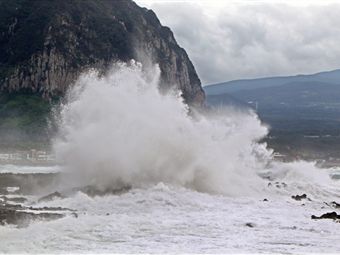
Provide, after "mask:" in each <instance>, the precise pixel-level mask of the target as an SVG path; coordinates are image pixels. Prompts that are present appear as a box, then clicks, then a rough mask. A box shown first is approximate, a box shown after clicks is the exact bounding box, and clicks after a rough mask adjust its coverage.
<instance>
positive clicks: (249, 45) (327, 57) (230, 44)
mask: <svg viewBox="0 0 340 255" xmlns="http://www.w3.org/2000/svg"><path fill="white" fill-rule="evenodd" d="M151 8H152V9H153V10H155V12H156V13H157V15H158V17H159V18H160V20H161V22H162V23H163V24H164V25H167V26H169V27H170V28H171V29H172V30H173V31H174V34H175V37H176V39H177V41H178V42H179V44H180V45H181V46H182V47H184V48H185V49H186V50H187V52H188V54H189V56H190V58H191V59H192V61H193V62H194V64H195V67H196V69H197V71H198V73H199V75H200V77H201V79H202V82H203V83H204V84H209V83H215V82H221V81H227V80H232V79H239V78H253V77H263V76H274V75H292V74H297V73H313V72H319V71H324V70H331V69H336V68H340V26H339V25H338V24H340V15H339V13H340V4H330V5H311V6H294V5H287V4H278V3H276V4H270V3H256V4H250V3H248V4H229V5H225V6H224V7H223V8H221V9H220V10H219V11H218V12H216V13H215V14H214V15H211V13H210V14H209V13H207V12H205V10H204V9H203V7H201V6H199V5H197V4H195V3H194V2H173V3H171V2H170V3H169V2H167V3H155V4H153V5H152V6H151Z"/></svg>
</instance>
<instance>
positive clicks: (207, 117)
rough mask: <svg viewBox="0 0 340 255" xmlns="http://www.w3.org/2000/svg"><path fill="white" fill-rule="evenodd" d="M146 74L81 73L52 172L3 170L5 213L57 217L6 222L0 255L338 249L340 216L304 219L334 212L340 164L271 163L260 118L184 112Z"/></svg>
mask: <svg viewBox="0 0 340 255" xmlns="http://www.w3.org/2000/svg"><path fill="white" fill-rule="evenodd" d="M149 69H150V70H148V69H146V68H144V67H142V66H141V65H140V64H138V63H134V62H132V63H129V64H117V65H115V66H114V67H113V68H112V70H111V71H110V72H109V73H108V74H107V75H105V76H103V75H99V74H98V73H97V72H96V71H94V70H91V71H88V72H87V73H84V74H83V75H82V76H81V77H80V78H79V80H78V81H77V82H76V84H75V86H74V87H73V88H72V90H70V92H69V94H68V97H67V98H68V100H67V103H65V104H64V105H62V107H61V110H60V112H58V113H57V114H56V116H55V117H56V118H57V119H58V123H59V135H58V137H57V138H56V139H55V141H54V143H53V144H54V145H53V151H54V153H55V154H56V158H57V163H56V165H53V166H34V165H31V166H22V165H1V166H0V183H1V185H0V186H1V187H0V188H2V190H3V194H2V195H1V196H0V202H1V204H2V205H1V207H0V208H1V210H0V211H1V212H2V210H3V208H4V205H5V204H6V203H7V204H10V206H12V207H13V205H15V204H19V205H20V206H21V207H17V208H18V209H17V211H27V212H28V211H29V212H31V213H33V212H34V213H36V214H39V213H48V212H49V211H50V210H52V208H54V209H53V210H56V208H57V210H59V211H60V212H61V214H62V217H60V218H58V219H53V220H46V219H44V218H40V219H38V218H36V219H32V218H31V219H30V220H29V222H28V223H27V224H24V225H22V224H21V225H18V224H8V223H6V222H3V224H2V225H0V253H299V254H300V253H339V252H340V241H339V240H340V223H339V220H337V219H316V218H315V217H314V218H312V215H314V216H316V217H319V216H321V215H323V214H325V213H329V212H335V213H337V214H340V205H339V203H340V182H339V176H340V168H331V169H322V168H319V167H317V166H316V164H315V162H305V161H294V162H279V161H277V160H275V159H274V158H273V156H272V155H273V153H274V152H273V150H271V149H270V148H268V147H267V145H266V144H265V143H263V142H262V138H263V137H265V136H266V135H267V133H268V128H270V127H268V126H266V125H265V124H264V123H262V122H261V120H260V119H259V118H258V117H257V115H256V113H254V112H252V111H249V112H244V111H239V110H237V109H230V108H228V109H222V108H221V109H214V110H211V109H210V110H209V111H205V112H202V111H199V110H197V111H193V110H189V108H188V106H187V105H186V104H185V103H184V102H183V99H182V97H181V96H180V93H179V92H178V91H176V90H174V91H170V92H169V93H167V94H163V93H160V92H159V90H158V86H159V77H160V72H159V68H158V67H157V66H154V67H149ZM6 178H7V179H6ZM1 180H2V181H1ZM4 180H11V181H8V182H7V183H6V181H4ZM46 183H47V184H48V185H47V184H46ZM51 194H52V195H51ZM53 194H54V195H53ZM49 195H51V196H49ZM13 198H14V199H13ZM15 198H25V199H23V200H15ZM12 207H11V208H12ZM14 211H15V210H14ZM13 213H15V212H13ZM0 217H3V216H1V215H0Z"/></svg>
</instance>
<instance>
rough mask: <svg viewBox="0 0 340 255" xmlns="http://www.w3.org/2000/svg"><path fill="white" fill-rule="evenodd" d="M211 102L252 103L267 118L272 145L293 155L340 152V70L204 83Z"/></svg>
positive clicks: (321, 155) (265, 119) (336, 155)
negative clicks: (211, 83)
mask: <svg viewBox="0 0 340 255" xmlns="http://www.w3.org/2000/svg"><path fill="white" fill-rule="evenodd" d="M204 90H205V92H206V95H207V100H206V101H207V103H208V105H210V106H218V107H221V106H228V107H229V106H232V107H237V108H241V109H244V108H245V107H250V108H253V109H254V110H256V111H257V113H258V115H259V117H260V119H261V120H262V121H263V122H265V123H267V124H269V126H270V134H269V137H268V138H267V139H266V140H267V142H268V143H269V145H270V146H271V147H273V148H274V149H276V150H277V151H280V152H282V153H284V154H290V155H291V156H292V157H295V156H296V155H299V154H301V153H302V154H303V157H305V158H308V156H306V155H309V156H310V155H312V156H310V157H311V158H318V157H321V158H327V157H338V155H339V154H338V153H340V70H334V71H330V72H322V73H317V74H312V75H297V76H288V77H269V78H261V79H253V80H250V79H248V80H237V81H230V82H225V83H220V84H215V85H211V86H206V87H204Z"/></svg>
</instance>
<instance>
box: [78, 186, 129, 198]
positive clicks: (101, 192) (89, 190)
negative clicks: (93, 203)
mask: <svg viewBox="0 0 340 255" xmlns="http://www.w3.org/2000/svg"><path fill="white" fill-rule="evenodd" d="M131 188H132V187H131V186H123V187H120V188H111V189H98V188H97V187H95V186H85V187H82V188H77V189H75V190H76V191H81V192H83V193H85V194H86V195H88V196H90V197H95V196H105V195H120V194H123V193H126V192H128V191H129V190H130V189H131Z"/></svg>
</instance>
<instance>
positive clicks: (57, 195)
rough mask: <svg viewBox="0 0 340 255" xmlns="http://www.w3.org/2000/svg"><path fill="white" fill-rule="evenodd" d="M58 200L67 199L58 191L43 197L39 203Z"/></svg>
mask: <svg viewBox="0 0 340 255" xmlns="http://www.w3.org/2000/svg"><path fill="white" fill-rule="evenodd" d="M56 198H65V196H63V195H62V194H61V193H60V192H58V191H56V192H53V193H51V194H49V195H47V196H43V197H41V198H39V200H38V202H46V201H51V200H54V199H56Z"/></svg>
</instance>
